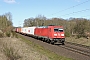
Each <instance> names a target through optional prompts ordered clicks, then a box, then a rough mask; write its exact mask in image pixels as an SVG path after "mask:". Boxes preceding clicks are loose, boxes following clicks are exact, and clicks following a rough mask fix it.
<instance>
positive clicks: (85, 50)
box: [59, 42, 90, 57]
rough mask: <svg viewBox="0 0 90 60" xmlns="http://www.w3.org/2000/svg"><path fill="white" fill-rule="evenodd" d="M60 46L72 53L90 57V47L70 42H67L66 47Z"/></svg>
mask: <svg viewBox="0 0 90 60" xmlns="http://www.w3.org/2000/svg"><path fill="white" fill-rule="evenodd" d="M59 46H60V47H62V48H65V49H68V50H70V51H73V52H76V53H80V54H83V55H85V56H89V57H90V47H89V46H84V45H80V44H75V43H70V42H65V45H59Z"/></svg>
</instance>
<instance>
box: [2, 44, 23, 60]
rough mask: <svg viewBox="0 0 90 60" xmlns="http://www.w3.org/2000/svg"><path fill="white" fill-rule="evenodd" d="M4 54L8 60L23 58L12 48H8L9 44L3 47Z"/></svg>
mask: <svg viewBox="0 0 90 60" xmlns="http://www.w3.org/2000/svg"><path fill="white" fill-rule="evenodd" d="M3 52H4V54H5V55H6V57H7V58H8V60H18V59H19V58H21V56H20V55H19V54H18V52H17V51H16V52H15V50H14V49H13V48H12V47H8V46H7V44H5V45H3Z"/></svg>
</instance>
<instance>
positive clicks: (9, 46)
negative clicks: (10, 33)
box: [0, 38, 49, 60]
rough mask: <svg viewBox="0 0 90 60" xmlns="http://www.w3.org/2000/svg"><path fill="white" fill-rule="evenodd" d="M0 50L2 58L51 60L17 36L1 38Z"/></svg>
mask: <svg viewBox="0 0 90 60" xmlns="http://www.w3.org/2000/svg"><path fill="white" fill-rule="evenodd" d="M1 43H2V44H1ZM0 50H1V51H0V60H7V59H8V60H49V59H48V57H46V56H44V55H42V54H40V53H39V52H37V51H35V50H34V49H33V48H32V47H31V46H29V45H27V44H25V43H24V42H22V41H20V39H17V38H0ZM3 57H4V59H3Z"/></svg>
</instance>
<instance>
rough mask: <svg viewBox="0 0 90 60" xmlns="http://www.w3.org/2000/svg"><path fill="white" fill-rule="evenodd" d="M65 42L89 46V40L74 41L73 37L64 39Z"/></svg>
mask: <svg viewBox="0 0 90 60" xmlns="http://www.w3.org/2000/svg"><path fill="white" fill-rule="evenodd" d="M66 41H67V42H72V43H77V44H82V45H86V46H90V38H89V39H86V38H78V39H76V38H75V37H66Z"/></svg>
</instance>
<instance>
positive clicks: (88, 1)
mask: <svg viewBox="0 0 90 60" xmlns="http://www.w3.org/2000/svg"><path fill="white" fill-rule="evenodd" d="M89 1H90V0H87V1H84V2H82V3H80V4H77V5H75V6H72V7H69V8H66V9H63V10H61V11H58V12H56V13H53V14H51V15H54V14H57V13H59V12H63V11H66V10H69V9H71V8H75V7H77V6H79V5H82V4H84V3H87V2H89Z"/></svg>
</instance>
